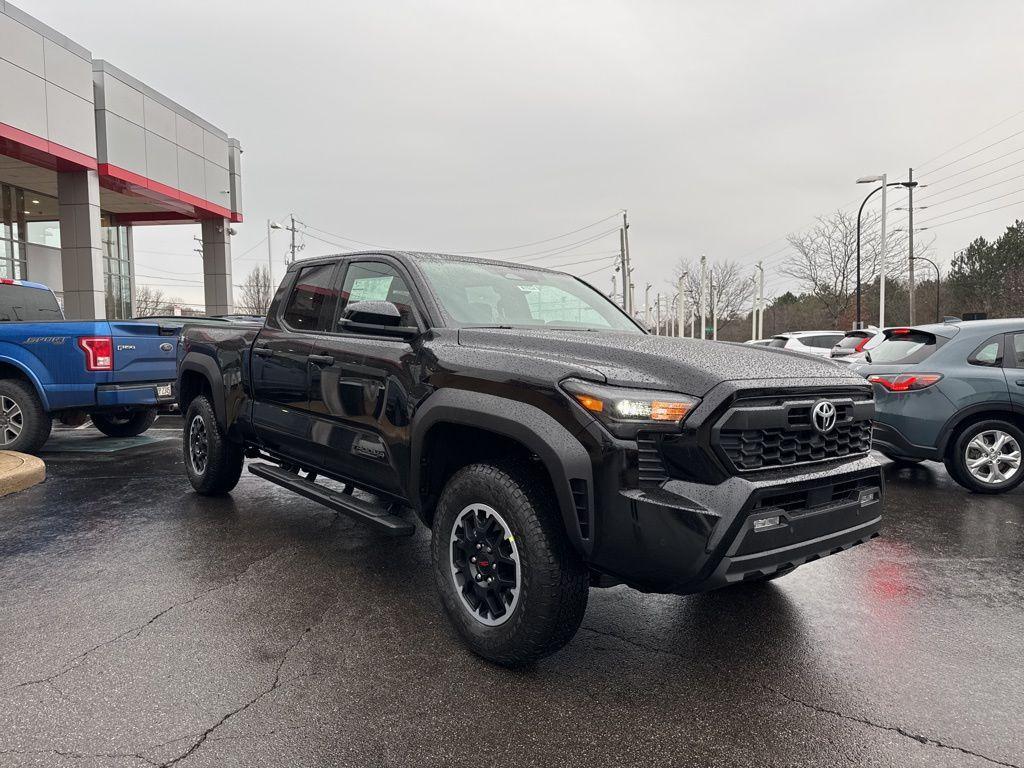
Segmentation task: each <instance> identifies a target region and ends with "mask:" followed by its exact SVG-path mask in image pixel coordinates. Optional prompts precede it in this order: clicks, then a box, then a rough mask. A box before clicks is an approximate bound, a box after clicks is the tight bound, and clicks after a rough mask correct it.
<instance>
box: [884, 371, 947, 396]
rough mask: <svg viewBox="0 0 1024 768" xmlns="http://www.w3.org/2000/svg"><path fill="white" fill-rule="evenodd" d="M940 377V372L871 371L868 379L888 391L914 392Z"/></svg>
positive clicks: (925, 387)
mask: <svg viewBox="0 0 1024 768" xmlns="http://www.w3.org/2000/svg"><path fill="white" fill-rule="evenodd" d="M941 378H942V374H941V373H899V374H881V373H873V374H871V375H870V376H868V381H870V382H871V383H872V384H879V385H881V386H883V387H885V388H886V389H887V390H889V391H890V392H916V391H917V390H919V389H927V388H928V387H930V386H931V385H932V384H935V383H936V382H938V381H939V380H940V379H941Z"/></svg>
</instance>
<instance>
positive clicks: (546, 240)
mask: <svg viewBox="0 0 1024 768" xmlns="http://www.w3.org/2000/svg"><path fill="white" fill-rule="evenodd" d="M621 215H622V211H616V212H615V213H613V214H611V215H610V216H605V217H604V218H603V219H598V220H597V221H594V222H591V223H590V224H587V225H586V226H585V227H580V228H579V229H574V230H572V231H571V232H563V233H562V234H560V235H555V236H554V237H546V238H544V239H543V240H535V241H534V242H532V243H520V244H519V245H509V246H506V247H504V248H487V249H485V250H482V251H460V253H462V254H465V255H467V256H473V255H476V254H480V253H498V252H499V251H515V250H518V249H520V248H532V247H533V246H535V245H541V244H543V243H550V242H552V241H554V240H561V239H562V238H565V237H569V236H570V235H575V234H578V233H580V232H583V231H584V230H587V229H590V228H591V227H596V226H597V225H598V224H603V223H604V222H606V221H608V220H609V219H614V218H617V217H619V216H621Z"/></svg>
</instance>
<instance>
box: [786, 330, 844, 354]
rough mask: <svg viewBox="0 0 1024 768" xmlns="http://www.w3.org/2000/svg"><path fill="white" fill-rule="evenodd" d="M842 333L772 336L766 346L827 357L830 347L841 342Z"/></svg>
mask: <svg viewBox="0 0 1024 768" xmlns="http://www.w3.org/2000/svg"><path fill="white" fill-rule="evenodd" d="M845 335H846V334H845V333H843V332H842V331H794V332H792V333H780V334H778V335H777V336H773V337H772V340H771V343H770V344H769V345H768V346H769V347H771V348H773V349H788V350H791V351H793V352H802V353H803V354H805V355H816V356H818V357H829V356H830V355H831V353H832V347H834V346H835V345H836V344H838V343H839V342H840V341H842V339H843V337H844V336H845Z"/></svg>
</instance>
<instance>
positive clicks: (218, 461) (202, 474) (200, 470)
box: [181, 395, 245, 496]
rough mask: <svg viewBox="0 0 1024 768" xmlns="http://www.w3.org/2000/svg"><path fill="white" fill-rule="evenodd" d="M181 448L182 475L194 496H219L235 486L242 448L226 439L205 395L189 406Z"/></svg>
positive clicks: (240, 464)
mask: <svg viewBox="0 0 1024 768" xmlns="http://www.w3.org/2000/svg"><path fill="white" fill-rule="evenodd" d="M181 447H182V453H183V454H184V458H185V472H186V474H188V480H189V482H190V483H192V487H193V488H195V489H196V492H197V493H200V494H202V495H203V496H219V495H221V494H225V493H228V492H229V491H230V490H231V489H232V488H234V487H235V486H236V485H238V478H239V477H241V476H242V465H243V464H244V463H245V456H244V455H243V454H242V447H241V446H240V445H238V444H237V443H233V442H231V441H230V440H228V439H227V436H226V435H225V434H224V432H223V431H222V430H221V428H220V425H219V424H218V423H217V417H216V415H215V414H214V412H213V406H212V405H211V404H210V401H209V400H207V399H206V396H205V395H200V396H199V397H197V398H196V399H195V400H193V401H192V402H191V403H189V406H188V410H187V411H186V412H185V431H184V433H183V435H182V444H181Z"/></svg>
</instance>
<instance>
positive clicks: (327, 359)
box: [309, 355, 334, 367]
mask: <svg viewBox="0 0 1024 768" xmlns="http://www.w3.org/2000/svg"><path fill="white" fill-rule="evenodd" d="M309 362H311V363H312V364H313V365H319V366H321V367H326V366H329V365H334V358H333V357H331V356H330V355H310V356H309Z"/></svg>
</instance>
